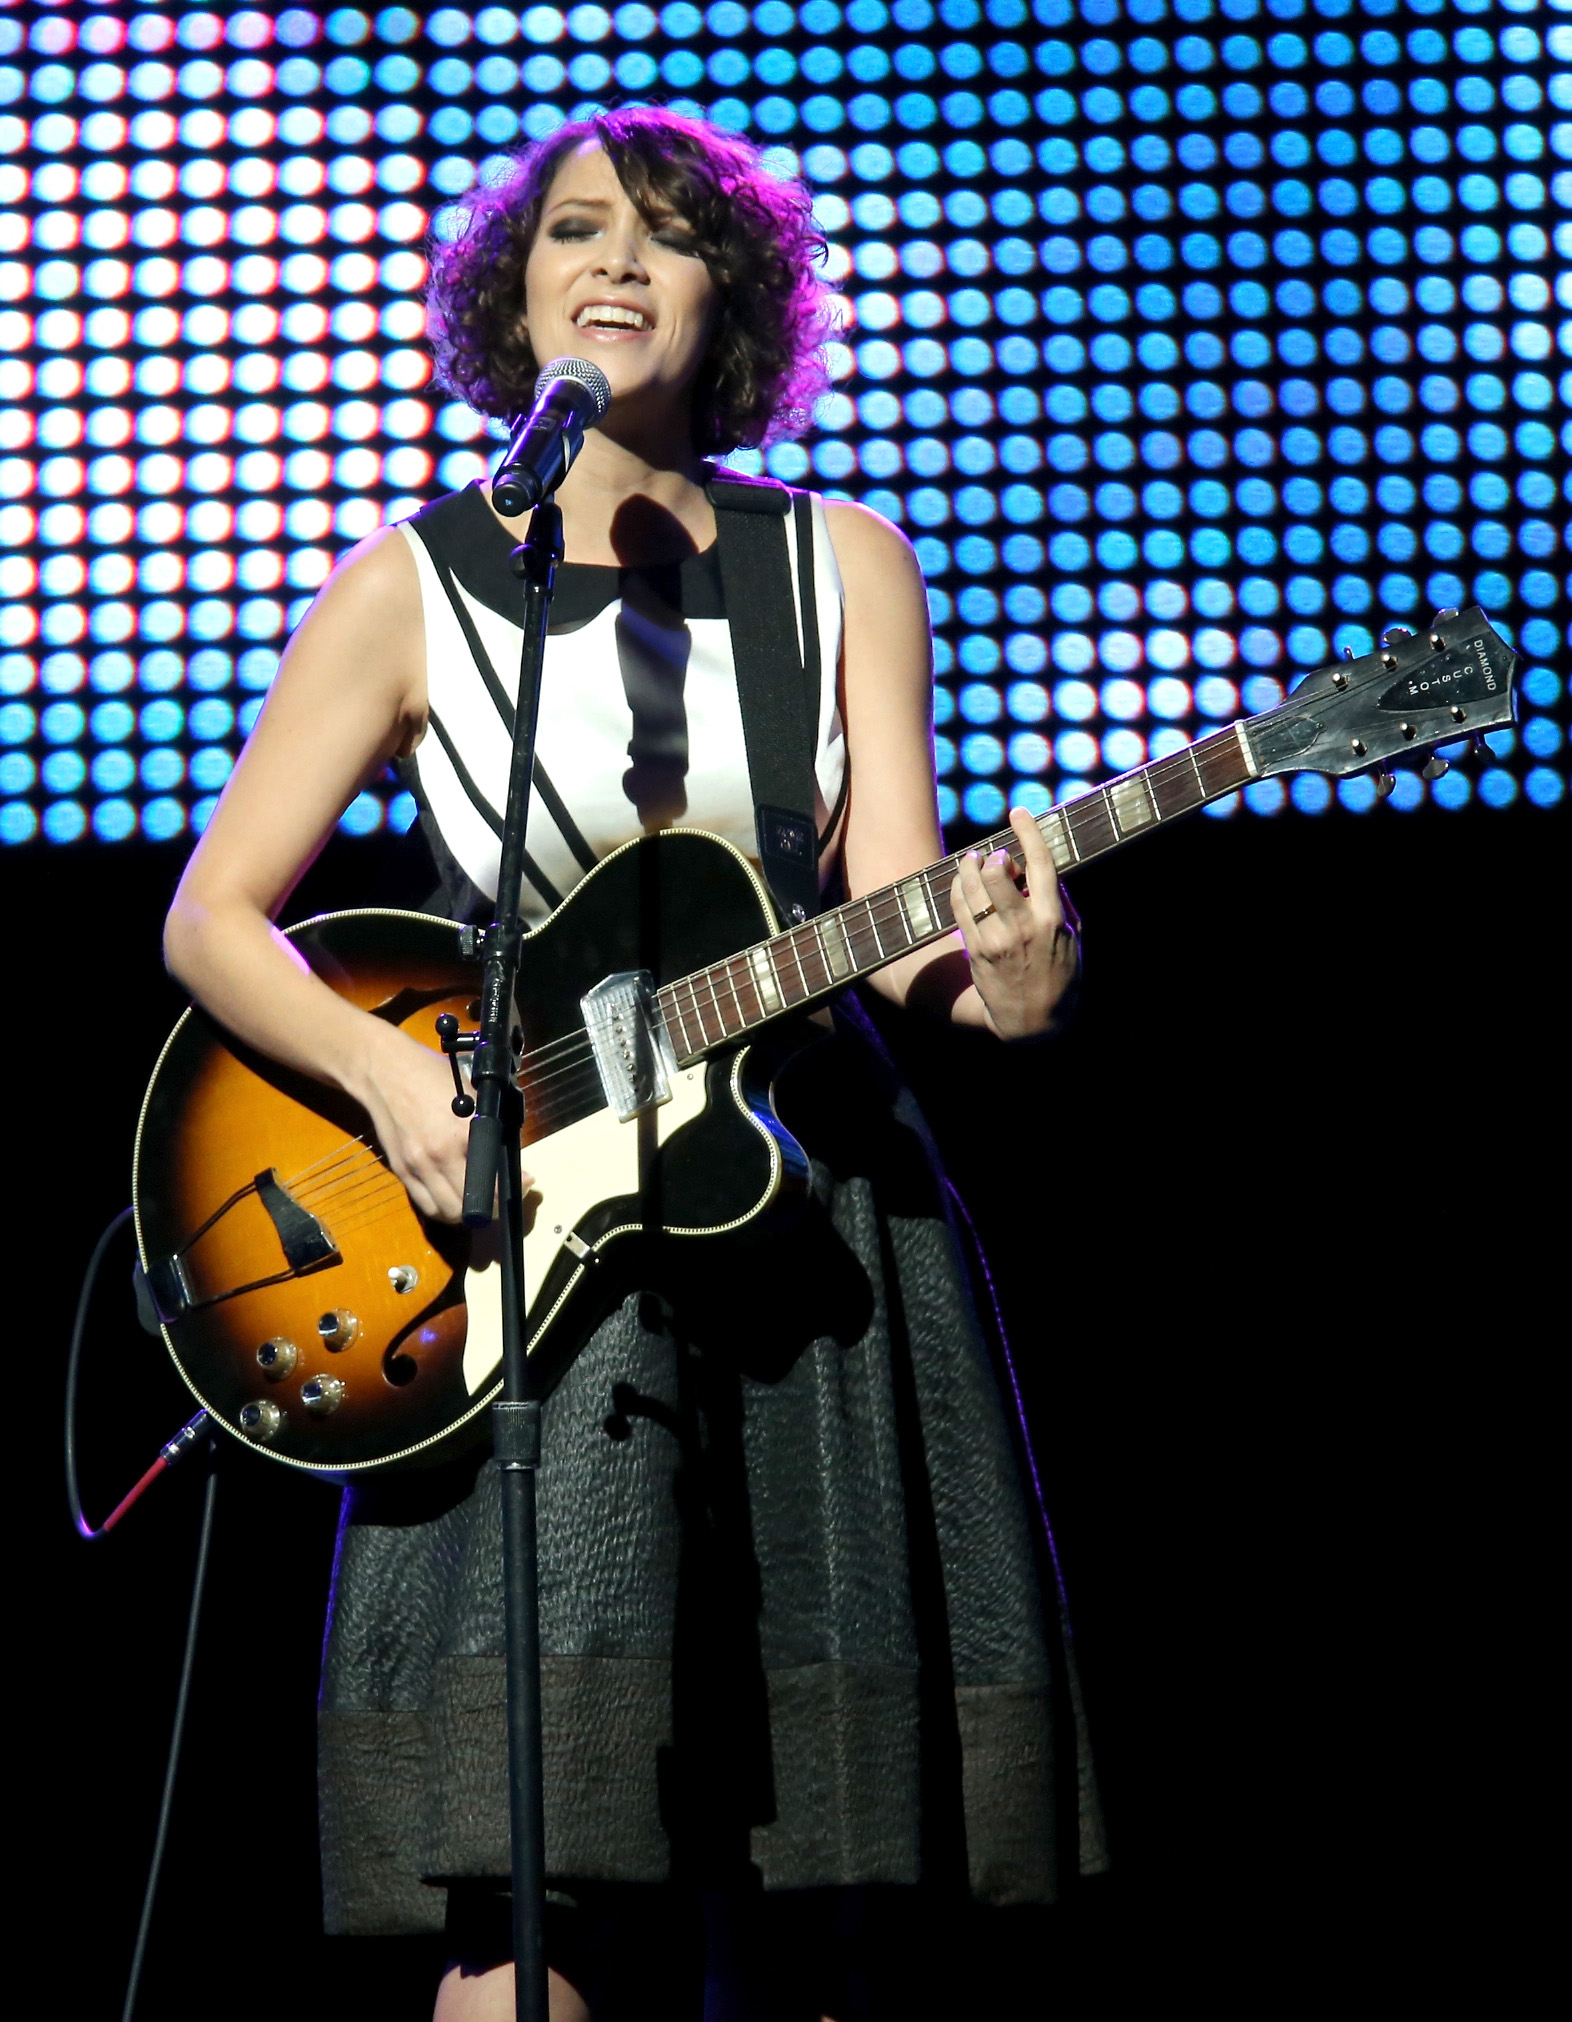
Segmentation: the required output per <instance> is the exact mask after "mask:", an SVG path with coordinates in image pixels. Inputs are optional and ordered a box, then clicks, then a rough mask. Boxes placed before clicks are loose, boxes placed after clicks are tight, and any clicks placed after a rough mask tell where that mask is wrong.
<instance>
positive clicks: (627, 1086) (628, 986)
mask: <svg viewBox="0 0 1572 2022" xmlns="http://www.w3.org/2000/svg"><path fill="white" fill-rule="evenodd" d="M579 1008H580V1010H582V1012H583V1013H584V1029H585V1031H586V1032H587V1033H588V1034H589V1040H590V1045H591V1047H592V1048H593V1049H594V1053H595V1066H596V1069H597V1071H598V1073H599V1075H600V1085H601V1089H602V1092H603V1093H604V1095H605V1097H606V1104H607V1107H608V1108H609V1109H611V1110H613V1111H614V1112H615V1114H616V1118H617V1121H618V1122H619V1123H627V1122H628V1121H629V1119H630V1118H632V1117H635V1116H638V1115H640V1114H641V1113H642V1112H643V1111H644V1110H646V1109H658V1108H659V1107H660V1105H661V1104H662V1103H663V1102H669V1101H670V1100H671V1077H672V1075H674V1074H675V1073H676V1071H677V1056H676V1054H675V1053H674V1052H673V1050H672V1044H671V1040H670V1038H669V1037H668V1035H667V1032H666V1027H665V1023H664V1021H663V1020H662V1018H661V1015H660V1012H659V1010H658V1009H657V1008H656V1004H655V979H654V977H653V976H652V975H651V974H650V972H649V970H648V969H625V970H622V971H620V972H619V973H618V974H617V975H615V976H607V977H605V978H604V979H603V980H602V981H601V982H599V983H597V984H596V985H595V987H594V989H593V990H590V991H587V992H586V994H585V995H584V996H583V997H581V998H580V999H579Z"/></svg>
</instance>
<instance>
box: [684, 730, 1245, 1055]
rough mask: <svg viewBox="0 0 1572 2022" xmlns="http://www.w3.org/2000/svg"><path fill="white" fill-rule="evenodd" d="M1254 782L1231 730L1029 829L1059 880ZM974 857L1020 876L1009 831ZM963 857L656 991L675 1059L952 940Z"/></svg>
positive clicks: (1016, 845)
mask: <svg viewBox="0 0 1572 2022" xmlns="http://www.w3.org/2000/svg"><path fill="white" fill-rule="evenodd" d="M1255 772H1256V769H1255V765H1254V763H1253V761H1252V759H1251V755H1250V747H1249V741H1248V738H1247V736H1246V734H1245V729H1244V726H1243V725H1242V724H1239V723H1235V724H1232V725H1230V726H1229V728H1228V729H1227V730H1224V731H1221V732H1219V733H1218V734H1217V735H1215V736H1213V737H1208V738H1204V739H1203V740H1202V741H1201V742H1200V743H1199V744H1191V745H1187V746H1186V747H1185V748H1184V749H1183V750H1182V751H1175V752H1172V753H1170V754H1169V756H1168V757H1166V758H1155V759H1152V760H1151V761H1150V762H1149V763H1148V764H1146V765H1142V766H1138V767H1136V769H1135V770H1134V771H1133V772H1125V773H1121V774H1120V776H1119V777H1118V778H1117V779H1112V780H1110V781H1109V782H1108V784H1107V785H1106V786H1100V787H1095V788H1093V789H1092V791H1091V792H1090V793H1086V794H1082V795H1081V796H1079V798H1077V799H1075V800H1070V801H1064V802H1062V803H1061V804H1060V805H1059V806H1057V807H1051V808H1049V810H1048V811H1047V813H1046V814H1042V815H1039V816H1038V817H1037V826H1038V829H1039V830H1040V831H1041V833H1042V837H1043V840H1044V841H1045V842H1046V843H1047V845H1048V850H1049V854H1050V855H1051V856H1052V858H1053V861H1054V866H1055V868H1056V869H1057V870H1058V872H1059V874H1060V875H1061V876H1064V875H1066V874H1067V873H1068V872H1070V871H1073V870H1074V869H1075V868H1076V867H1077V866H1078V865H1080V864H1085V863H1090V862H1091V861H1092V859H1093V858H1094V857H1101V856H1106V855H1107V854H1108V852H1109V851H1110V850H1114V849H1117V848H1118V847H1119V845H1120V844H1121V843H1124V842H1128V841H1129V840H1130V839H1131V838H1132V837H1134V836H1138V835H1142V834H1144V833H1145V832H1146V831H1148V830H1149V829H1155V828H1160V827H1161V826H1162V825H1163V823H1164V822H1170V821H1177V820H1178V819H1179V817H1180V816H1181V815H1186V814H1192V813H1193V812H1194V811H1195V809H1196V808H1198V807H1204V806H1205V804H1206V803H1207V801H1209V800H1218V799H1220V798H1221V797H1222V796H1223V795H1224V794H1225V793H1232V792H1234V791H1235V790H1236V789H1237V788H1239V787H1241V786H1243V785H1245V784H1246V782H1247V781H1249V780H1251V779H1253V778H1254V777H1255ZM972 848H974V849H977V850H979V851H981V852H982V853H983V854H985V855H986V854H988V853H990V852H991V851H993V850H998V849H1003V850H1007V851H1008V852H1009V854H1010V856H1011V857H1012V858H1013V859H1014V861H1015V863H1016V865H1017V866H1018V867H1019V866H1020V863H1021V846H1020V841H1019V839H1018V838H1017V836H1016V834H1015V832H1014V830H1013V829H1001V830H999V831H998V833H997V834H995V835H991V836H988V837H986V838H985V839H984V841H982V842H981V843H976V844H973V845H972ZM968 854H969V851H964V850H963V851H958V852H957V853H956V854H954V855H953V856H947V857H944V858H941V860H940V861H939V862H938V863H936V864H930V865H929V866H928V868H927V869H926V870H922V871H915V872H913V874H912V875H911V876H910V877H908V878H901V879H899V880H898V881H897V882H896V883H895V884H893V885H885V886H884V887H883V888H882V889H881V890H879V891H876V892H869V893H868V894H867V895H866V896H865V897H863V898H860V899H849V900H847V902H846V904H845V905H842V906H837V907H836V908H835V909H834V910H833V911H832V912H828V913H820V914H818V915H817V916H816V917H815V918H813V919H811V920H807V921H804V923H803V924H802V925H801V926H800V927H791V928H789V929H788V930H787V931H786V932H785V933H784V934H777V935H776V936H775V937H774V938H773V939H772V940H768V941H761V942H759V943H758V945H757V946H756V947H752V948H747V949H744V950H743V952H742V953H741V954H738V955H731V956H728V957H727V959H726V960H725V961H723V962H714V963H712V964H711V965H710V966H709V968H707V969H699V970H696V971H695V972H694V974H693V975H691V976H682V977H679V978H678V979H677V980H676V981H675V982H672V983H667V984H665V985H664V986H663V987H662V988H661V989H660V990H659V991H658V992H657V993H656V994H657V1001H658V1003H659V1005H660V1010H661V1015H662V1017H663V1018H664V1020H665V1023H666V1030H667V1032H668V1033H669V1035H670V1037H671V1040H672V1044H673V1046H674V1047H675V1049H676V1053H677V1057H678V1059H679V1060H682V1061H688V1060H693V1059H696V1058H697V1057H698V1056H699V1055H700V1054H703V1053H707V1052H708V1051H709V1050H710V1049H711V1048H712V1047H715V1046H720V1045H724V1044H725V1043H727V1042H728V1041H731V1040H735V1039H738V1038H741V1037H742V1036H743V1035H744V1034H745V1033H747V1032H750V1031H752V1030H753V1028H754V1027H755V1026H758V1025H763V1024H764V1023H765V1022H766V1021H767V1020H769V1019H771V1018H777V1017H779V1016H780V1014H781V1013H782V1012H783V1011H793V1010H796V1009H798V1008H799V1007H800V1006H802V1005H805V1004H811V1003H813V1002H815V1000H817V999H818V998H821V997H827V996H829V995H830V993H831V992H832V991H835V990H840V989H843V988H844V987H845V985H846V984H848V983H853V982H855V981H856V980H857V979H858V978H859V977H861V976H870V975H872V974H873V973H874V971H875V970H877V969H882V968H884V967H885V966H886V965H887V964H888V963H890V962H896V961H899V960H900V958H901V956H902V955H909V954H910V953H911V952H912V950H913V949H914V948H923V947H927V946H928V944H929V943H930V942H933V941H938V940H941V939H943V937H944V936H945V935H946V934H949V933H952V932H953V931H954V928H955V919H954V916H953V914H952V913H951V911H950V887H951V885H952V884H953V883H954V880H955V874H956V871H957V870H958V869H959V867H960V864H961V861H962V859H963V857H965V856H966V855H968Z"/></svg>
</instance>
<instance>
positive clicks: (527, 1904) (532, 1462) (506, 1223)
mask: <svg viewBox="0 0 1572 2022" xmlns="http://www.w3.org/2000/svg"><path fill="white" fill-rule="evenodd" d="M561 560H562V513H561V510H560V508H559V507H558V505H557V503H556V501H555V499H553V498H551V497H549V496H548V497H547V498H544V499H542V500H541V502H540V504H539V505H537V506H536V507H535V510H534V514H533V516H532V517H531V519H530V524H529V532H528V534H527V535H526V536H525V538H524V543H523V545H522V546H521V547H517V548H515V549H514V551H513V567H514V571H515V573H516V574H517V575H518V576H519V577H520V578H521V579H522V582H523V586H524V643H523V649H522V651H521V653H520V657H519V689H518V698H517V703H516V706H515V711H514V720H513V757H512V763H511V766H510V769H509V773H508V799H507V809H506V812H505V814H504V817H503V824H502V847H501V856H500V862H499V866H498V874H497V911H496V918H495V919H494V920H493V921H492V924H491V925H490V926H489V927H487V928H485V929H484V930H477V929H474V928H466V929H463V930H461V934H460V949H461V952H462V953H463V954H464V956H465V958H466V959H473V958H474V957H475V956H477V955H478V956H480V958H481V962H482V968H481V986H480V1025H479V1030H478V1031H476V1032H473V1033H468V1032H460V1031H459V1029H458V1020H457V1019H456V1018H452V1017H451V1015H450V1014H444V1016H443V1017H442V1018H440V1019H439V1020H438V1021H437V1023H438V1036H439V1038H440V1039H441V1042H442V1050H443V1052H444V1053H446V1054H447V1056H448V1059H449V1061H450V1062H451V1064H452V1068H453V1083H454V1090H455V1094H454V1099H453V1110H454V1113H455V1115H458V1116H466V1115H467V1116H468V1117H469V1118H470V1126H469V1154H468V1160H467V1163H466V1165H465V1169H464V1222H465V1225H466V1227H468V1228H471V1229H480V1228H485V1227H486V1226H487V1225H488V1224H489V1223H490V1222H491V1220H492V1215H493V1207H495V1212H496V1214H497V1215H498V1216H499V1217H500V1218H501V1222H502V1244H501V1250H502V1260H501V1261H502V1396H501V1398H500V1399H499V1401H498V1402H497V1403H496V1404H495V1405H493V1407H492V1437H493V1443H494V1447H495V1452H496V1459H497V1465H498V1467H499V1469H500V1470H501V1474H502V1579H503V1606H504V1616H505V1633H506V1652H507V1723H508V1822H509V1828H510V1832H511V1838H512V1861H513V1962H514V2001H515V2015H516V2018H517V2022H548V2015H547V1988H546V1949H545V1930H544V1921H545V1900H546V1845H545V1839H546V1826H545V1805H544V1799H543V1795H542V1750H541V1728H540V1718H541V1712H540V1615H539V1568H538V1564H537V1555H536V1533H535V1475H536V1471H537V1469H538V1468H539V1466H540V1406H541V1400H540V1397H539V1394H538V1393H537V1391H536V1388H535V1383H534V1378H533V1374H532V1372H531V1370H530V1367H529V1357H528V1356H527V1354H526V1353H525V1344H524V1303H523V1302H524V1201H523V1190H522V1164H521V1159H520V1144H521V1141H522V1136H523V1129H524V1097H523V1093H522V1091H521V1090H520V1088H519V1086H518V1083H517V1080H516V1079H515V1075H516V1071H517V1062H518V1056H519V1053H520V1051H521V1050H522V1045H523V1035H522V1034H521V1033H520V1032H519V1030H518V1028H517V1026H516V1025H515V1023H514V1015H513V1002H514V986H515V983H516V981H517V977H518V967H519V952H520V949H521V947H522V945H523V939H524V934H523V929H522V927H521V926H520V924H519V914H518V904H519V891H520V888H521V885H522V882H523V875H524V835H525V827H526V824H527V821H528V816H529V796H530V786H531V782H532V780H533V777H534V770H535V731H536V725H537V723H538V720H539V715H540V674H541V665H542V661H543V659H544V656H545V650H546V625H547V620H548V618H549V615H550V611H551V593H552V588H553V584H554V581H555V577H556V568H557V564H558V562H560V561H561ZM463 1052H467V1053H469V1054H470V1055H471V1072H470V1085H471V1087H472V1089H473V1091H474V1093H473V1096H470V1095H466V1094H465V1092H464V1089H463V1085H462V1083H461V1081H460V1079H459V1068H458V1057H457V1056H458V1055H459V1054H460V1053H463Z"/></svg>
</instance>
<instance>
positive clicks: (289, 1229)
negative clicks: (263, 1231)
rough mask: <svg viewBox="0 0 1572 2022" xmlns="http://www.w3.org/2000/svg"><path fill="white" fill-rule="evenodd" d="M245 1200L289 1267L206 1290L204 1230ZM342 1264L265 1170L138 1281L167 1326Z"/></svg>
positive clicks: (313, 1221)
mask: <svg viewBox="0 0 1572 2022" xmlns="http://www.w3.org/2000/svg"><path fill="white" fill-rule="evenodd" d="M248 1195H255V1197H256V1199H257V1200H258V1201H259V1202H260V1203H261V1205H262V1208H263V1210H264V1212H265V1213H266V1215H267V1218H268V1220H269V1221H270V1222H271V1223H272V1225H273V1231H274V1233H275V1234H276V1235H277V1237H278V1243H279V1248H280V1249H281V1250H282V1251H283V1253H284V1262H285V1264H286V1265H287V1266H288V1268H287V1269H286V1270H283V1271H275V1272H273V1273H272V1274H271V1275H270V1276H268V1277H263V1278H253V1279H251V1280H250V1281H249V1282H248V1283H247V1284H244V1285H228V1286H225V1287H224V1288H223V1289H221V1290H218V1291H208V1290H206V1289H205V1288H204V1287H202V1286H201V1284H200V1277H201V1272H200V1266H199V1261H198V1256H197V1251H198V1248H199V1245H200V1244H201V1241H202V1238H203V1237H204V1236H205V1235H206V1234H207V1233H208V1231H209V1230H210V1229H213V1228H215V1227H216V1226H217V1225H218V1223H219V1222H221V1221H222V1220H223V1219H224V1217H225V1216H226V1215H229V1214H231V1213H233V1212H234V1211H235V1210H236V1209H237V1208H238V1207H239V1206H240V1204H241V1202H242V1201H244V1200H245V1199H246V1197H247V1196H248ZM342 1261H343V1260H342V1258H341V1257H340V1255H339V1252H338V1249H337V1247H336V1246H335V1244H334V1242H333V1238H332V1237H331V1236H330V1235H329V1234H328V1232H327V1230H326V1229H325V1228H324V1227H323V1226H322V1224H321V1223H320V1222H319V1221H318V1220H317V1218H316V1216H315V1215H313V1214H308V1213H307V1211H306V1210H305V1209H304V1208H303V1207H301V1205H300V1203H299V1202H298V1201H297V1200H295V1199H294V1198H293V1197H292V1196H291V1195H290V1194H289V1193H288V1192H287V1190H286V1189H285V1188H284V1187H283V1186H282V1185H281V1184H280V1181H279V1177H278V1174H277V1172H276V1171H275V1170H274V1169H273V1168H272V1167H271V1166H270V1167H269V1168H268V1170H267V1171H266V1172H259V1173H258V1174H257V1176H256V1178H255V1179H254V1180H253V1181H252V1182H251V1184H250V1186H248V1187H242V1188H241V1189H240V1191H239V1192H238V1193H237V1194H233V1195H231V1196H230V1198H229V1199H228V1200H227V1201H225V1203H224V1205H223V1206H222V1207H221V1208H220V1209H219V1210H218V1212H217V1214H214V1215H210V1216H209V1217H208V1219H207V1220H206V1221H205V1222H204V1223H203V1224H202V1226H201V1228H199V1229H198V1230H197V1232H196V1234H195V1235H194V1236H193V1237H192V1238H191V1240H190V1241H189V1242H188V1243H187V1244H186V1245H185V1247H184V1248H183V1249H180V1250H177V1251H176V1252H175V1253H174V1255H173V1256H169V1257H154V1258H153V1259H152V1260H151V1261H150V1262H149V1264H148V1266H147V1269H146V1271H145V1272H144V1274H143V1282H144V1283H145V1285H146V1287H147V1291H148V1294H149V1295H150V1297H151V1299H152V1303H153V1310H154V1312H155V1313H156V1315H157V1317H158V1318H159V1319H160V1320H161V1321H162V1322H163V1324H164V1325H165V1326H166V1327H170V1326H173V1325H174V1323H175V1321H177V1320H179V1319H181V1318H183V1317H184V1316H185V1315H186V1314H187V1313H191V1312H194V1311H195V1310H196V1309H197V1308H198V1307H199V1306H216V1305H218V1304H219V1302H220V1301H221V1300H224V1299H233V1298H234V1297H235V1296H236V1295H237V1294H238V1293H240V1292H255V1291H259V1290H260V1289H261V1288H262V1286H264V1285H279V1284H282V1283H283V1282H284V1280H285V1279H286V1278H299V1277H303V1276H304V1275H305V1274H306V1272H308V1271H316V1270H320V1269H321V1268H322V1267H323V1265H325V1264H337V1263H341V1262H342Z"/></svg>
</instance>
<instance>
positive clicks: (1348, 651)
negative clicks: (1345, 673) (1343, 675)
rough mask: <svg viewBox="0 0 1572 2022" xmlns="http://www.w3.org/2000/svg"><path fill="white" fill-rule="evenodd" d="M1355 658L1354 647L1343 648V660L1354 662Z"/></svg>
mask: <svg viewBox="0 0 1572 2022" xmlns="http://www.w3.org/2000/svg"><path fill="white" fill-rule="evenodd" d="M1353 657H1354V649H1353V647H1352V646H1345V647H1344V648H1343V658H1344V659H1345V660H1352V659H1353Z"/></svg>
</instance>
